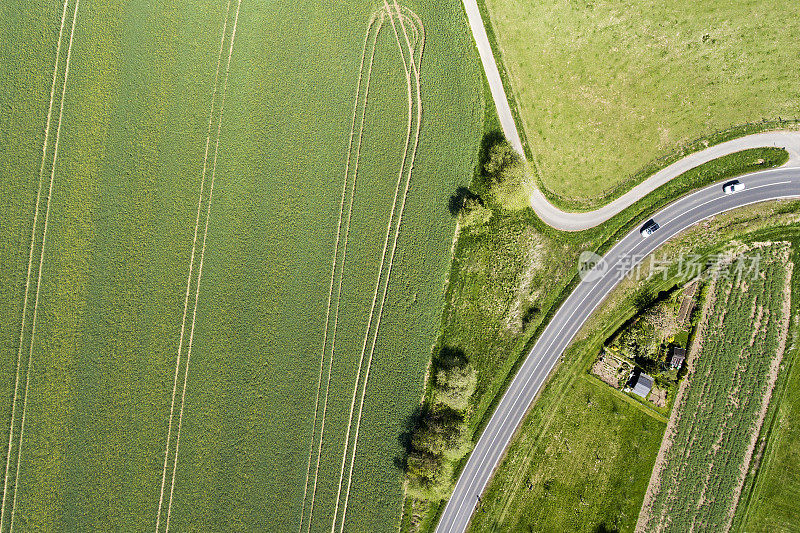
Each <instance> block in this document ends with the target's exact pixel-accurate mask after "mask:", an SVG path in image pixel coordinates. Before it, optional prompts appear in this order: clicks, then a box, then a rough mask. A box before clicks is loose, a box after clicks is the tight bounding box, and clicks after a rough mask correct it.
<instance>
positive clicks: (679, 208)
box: [436, 168, 800, 533]
mask: <svg viewBox="0 0 800 533" xmlns="http://www.w3.org/2000/svg"><path fill="white" fill-rule="evenodd" d="M739 179H740V181H742V182H743V183H745V184H746V186H747V188H746V189H745V190H744V191H742V192H739V193H736V194H733V195H725V194H723V192H722V185H721V184H714V185H710V186H708V187H705V188H703V189H699V190H698V191H696V192H694V193H692V194H689V195H687V196H684V197H683V198H680V199H679V200H677V201H675V202H674V203H672V204H670V205H668V206H667V207H665V208H663V209H662V210H660V211H658V212H657V213H656V214H655V215H654V216H653V219H654V220H655V221H656V222H657V223H658V224H660V226H661V228H660V229H659V230H658V231H656V232H655V233H654V234H653V235H651V236H650V237H648V238H646V239H642V237H641V236H640V235H639V230H638V228H637V229H634V230H633V231H631V232H630V233H629V234H627V235H626V236H625V237H624V238H623V239H622V240H621V241H620V242H619V243H617V244H616V245H615V246H614V247H613V248H612V249H611V250H609V252H608V253H607V254H606V255H605V260H606V264H607V265H608V268H607V269H606V270H605V273H604V274H603V275H602V276H600V277H599V278H598V279H596V280H595V281H591V282H586V281H585V282H583V283H580V284H579V285H578V286H577V287H576V288H575V290H574V291H573V292H572V294H570V295H569V297H568V298H567V299H566V300H565V301H564V303H563V304H562V305H561V307H560V308H559V309H558V311H557V312H556V314H555V315H554V316H553V319H552V320H551V321H550V323H549V324H548V326H547V327H546V328H545V330H544V331H543V332H542V334H541V336H540V337H539V339H538V340H537V342H536V344H535V345H534V346H533V348H532V349H531V351H530V353H529V354H528V356H527V358H526V359H525V361H524V362H523V364H522V366H521V367H520V369H519V371H518V372H517V375H516V376H515V377H514V379H513V381H512V382H511V384H510V386H509V387H508V390H507V391H506V393H505V395H504V396H503V398H502V400H501V401H500V403H499V405H498V406H497V409H496V410H495V412H494V414H493V415H492V418H491V419H490V420H489V423H488V424H487V426H486V428H485V429H484V431H483V434H482V435H481V436H480V439H479V440H478V443H477V444H476V446H475V449H474V450H473V451H472V454H471V455H470V456H469V459H468V460H467V463H466V465H465V466H464V469H463V471H462V472H461V475H460V476H459V479H458V482H457V483H456V486H455V489H454V491H453V494H452V496H451V497H450V500H449V501H448V502H447V505H446V507H445V509H444V512H443V513H442V517H441V519H440V521H439V525H438V527H437V529H436V531H437V532H438V533H460V532H463V531H465V530H466V529H467V525H468V524H469V521H470V518H471V516H472V513H473V511H474V510H475V507H476V504H477V502H478V497H479V496H480V495H481V493H482V492H483V490H484V489H485V487H486V485H487V484H488V482H489V480H490V478H491V476H492V473H493V472H494V469H495V468H496V467H497V465H498V464H499V462H500V460H501V458H502V457H503V454H504V452H505V449H506V447H507V446H508V444H509V443H510V441H511V438H512V436H513V435H514V432H515V431H516V430H517V427H518V426H519V425H520V423H521V422H522V420H523V418H524V416H525V414H526V413H527V411H528V408H529V407H530V405H531V403H532V402H533V399H534V398H535V396H536V394H537V393H538V392H539V389H540V388H541V386H542V383H543V382H544V380H545V379H546V378H547V375H548V374H549V373H550V371H551V370H552V369H553V367H554V366H555V364H556V362H557V361H558V359H559V358H560V356H561V354H562V353H563V352H564V350H565V349H566V348H567V346H568V345H569V344H570V342H571V341H572V339H573V338H574V337H575V335H576V334H577V333H578V331H579V330H580V328H581V327H582V326H583V324H584V323H585V322H586V320H587V319H588V318H589V316H590V315H591V314H592V312H593V311H594V310H595V309H597V307H598V306H599V305H600V304H601V303H602V301H603V300H604V299H605V297H606V295H608V293H609V292H610V291H611V290H612V289H613V288H614V287H615V286H616V285H617V280H618V279H619V277H620V271H624V272H628V271H630V270H631V269H632V268H633V266H634V265H633V263H634V262H636V261H630V260H629V258H641V257H644V256H646V255H648V254H650V253H651V252H653V251H654V250H655V249H656V248H658V247H659V246H661V245H662V244H663V243H664V242H666V241H667V240H668V239H670V238H672V237H674V236H675V235H677V234H678V233H680V232H681V231H683V230H685V229H686V228H688V227H690V226H692V225H694V224H697V223H698V222H700V221H702V220H704V219H707V218H709V217H711V216H713V215H716V214H719V213H723V212H725V211H729V210H731V209H734V208H737V207H742V206H745V205H749V204H753V203H758V202H764V201H767V200H777V199H781V198H796V197H800V168H778V169H772V170H764V171H760V172H755V173H753V174H748V175H746V176H743V177H740V178H739ZM642 222H644V221H642ZM623 265H624V268H623Z"/></svg>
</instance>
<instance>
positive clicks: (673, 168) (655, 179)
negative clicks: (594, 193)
mask: <svg viewBox="0 0 800 533" xmlns="http://www.w3.org/2000/svg"><path fill="white" fill-rule="evenodd" d="M463 3H464V10H465V11H466V13H467V20H468V21H469V26H470V29H471V30H472V36H473V38H474V39H475V46H476V47H477V48H478V55H480V58H481V63H482V64H483V70H484V72H485V73H486V80H487V81H488V82H489V88H490V89H491V92H492V98H493V99H494V106H495V108H496V109H497V115H498V118H499V119H500V125H501V127H502V128H503V134H504V135H505V136H506V139H508V142H509V143H510V144H511V146H512V147H513V148H514V150H516V151H517V152H518V153H519V154H520V155H521V156H522V157H525V152H524V151H523V150H522V141H521V140H520V136H519V131H517V125H516V123H515V122H514V117H513V115H512V114H511V108H510V106H509V105H508V98H506V91H505V89H504V88H503V81H502V80H501V79H500V72H499V70H498V69H497V62H496V61H495V59H494V54H493V53H492V46H491V44H489V37H488V36H487V35H486V28H485V27H484V25H483V19H482V18H481V12H480V9H478V2H477V0H463ZM767 146H777V147H783V148H786V150H787V151H788V152H789V161H788V162H787V163H786V165H784V166H785V167H798V166H800V132H792V131H776V132H770V133H757V134H754V135H748V136H746V137H741V138H739V139H734V140H732V141H728V142H724V143H720V144H717V145H714V146H711V147H710V148H706V149H705V150H701V151H699V152H696V153H693V154H690V155H688V156H686V157H684V158H682V159H681V160H679V161H677V162H675V163H673V164H672V165H669V166H668V167H666V168H664V169H662V170H660V171H659V172H656V173H655V174H653V175H652V176H650V177H649V178H647V179H646V180H644V181H643V182H641V183H640V184H638V185H637V186H635V187H633V188H632V189H631V190H629V191H628V192H626V193H625V194H623V195H622V196H620V197H619V198H617V199H616V200H614V201H613V202H611V203H609V204H608V205H605V206H603V207H601V208H599V209H596V210H594V211H588V212H585V213H569V212H566V211H562V210H560V209H559V208H557V207H556V206H554V205H553V204H551V203H550V202H549V201H548V200H547V198H545V197H544V195H543V194H542V193H541V192H539V191H538V190H536V191H534V192H533V194H532V195H531V207H532V208H533V210H534V212H535V213H536V215H538V217H539V218H541V219H542V220H543V221H544V222H545V223H547V224H549V225H550V226H553V227H554V228H556V229H560V230H566V231H578V230H582V229H588V228H591V227H594V226H596V225H598V224H600V223H601V222H604V221H606V220H608V219H609V218H611V217H612V216H614V215H616V214H617V213H619V212H620V211H622V210H623V209H625V208H626V207H628V206H629V205H631V204H633V203H634V202H636V201H637V200H639V199H640V198H642V197H644V196H645V195H647V194H648V193H650V192H651V191H653V190H655V189H657V188H658V187H660V186H661V185H664V184H665V183H667V182H668V181H669V180H671V179H672V178H675V177H677V176H679V175H681V174H683V173H684V172H686V171H687V170H689V169H691V168H694V167H696V166H698V165H701V164H703V163H706V162H708V161H711V160H712V159H716V158H718V157H721V156H723V155H727V154H731V153H733V152H738V151H740V150H745V149H747V148H763V147H767Z"/></svg>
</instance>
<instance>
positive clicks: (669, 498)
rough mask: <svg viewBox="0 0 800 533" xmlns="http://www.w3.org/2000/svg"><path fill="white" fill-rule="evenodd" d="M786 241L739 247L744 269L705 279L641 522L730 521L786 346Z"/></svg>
mask: <svg viewBox="0 0 800 533" xmlns="http://www.w3.org/2000/svg"><path fill="white" fill-rule="evenodd" d="M790 251H791V248H790V246H789V245H788V244H774V245H772V246H762V247H756V248H754V249H751V250H750V251H747V252H744V253H743V254H742V255H740V256H739V259H736V260H735V262H736V264H737V265H739V264H740V263H739V260H740V259H741V260H742V261H744V262H745V263H746V265H747V269H748V270H747V271H745V272H744V273H743V274H742V275H732V276H730V277H727V278H726V277H720V278H719V279H718V280H717V281H716V282H715V283H713V284H712V286H711V288H710V289H709V296H708V297H707V298H708V299H709V300H708V301H707V302H706V304H705V305H706V309H705V310H704V316H703V319H702V321H701V325H700V330H699V333H698V336H697V337H696V338H695V344H694V345H693V346H692V351H693V352H694V353H693V354H692V355H691V356H690V358H689V361H688V363H687V364H688V365H689V368H690V370H689V374H688V376H687V382H685V383H684V385H683V387H682V389H681V392H680V393H679V396H678V399H677V400H676V410H677V411H676V413H675V414H674V415H673V417H672V419H671V420H670V425H669V427H668V429H667V432H666V435H665V440H664V443H663V444H662V449H661V451H660V452H659V459H658V461H657V462H656V468H655V469H654V471H653V476H652V478H651V481H650V485H649V487H648V492H647V495H646V497H645V502H644V504H643V506H642V511H641V514H640V515H639V523H638V526H639V527H640V528H641V530H643V531H663V530H672V529H675V528H677V529H680V530H688V529H692V528H695V527H703V528H710V529H714V530H726V529H728V528H730V525H731V521H732V519H733V515H734V512H735V508H736V505H737V502H738V499H739V494H740V491H741V488H742V483H743V481H744V476H745V474H746V473H747V470H748V468H749V465H750V460H751V457H752V454H753V450H754V446H755V440H756V438H757V436H758V432H759V429H760V427H761V424H762V422H763V419H764V416H765V414H766V410H767V405H768V403H769V401H770V397H771V394H772V388H773V387H774V384H775V381H776V379H777V375H778V371H779V368H780V361H781V357H782V355H783V351H784V348H785V346H786V339H787V328H788V324H789V314H790V294H791V284H790V278H791V275H792V265H791V263H789V255H790ZM732 264H733V263H732ZM753 265H756V268H755V269H753V271H752V272H751V271H750V267H752V266H753ZM724 271H726V272H728V273H732V272H735V270H734V269H726V270H724Z"/></svg>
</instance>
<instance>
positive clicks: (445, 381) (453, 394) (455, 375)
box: [435, 363, 478, 411]
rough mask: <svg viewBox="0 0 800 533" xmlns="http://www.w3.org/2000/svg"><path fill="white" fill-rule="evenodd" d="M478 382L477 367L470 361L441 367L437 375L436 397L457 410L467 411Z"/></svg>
mask: <svg viewBox="0 0 800 533" xmlns="http://www.w3.org/2000/svg"><path fill="white" fill-rule="evenodd" d="M477 384H478V377H477V374H476V372H475V368H474V367H473V366H472V365H471V364H469V363H467V364H465V365H463V366H454V367H451V368H441V369H439V370H438V371H437V372H436V376H435V398H436V400H437V401H438V402H441V403H443V404H445V405H447V406H449V407H451V408H453V409H454V410H456V411H465V410H466V409H467V407H468V406H469V400H470V398H471V397H472V394H473V393H474V392H475V387H476V385H477Z"/></svg>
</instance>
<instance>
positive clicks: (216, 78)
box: [156, 0, 231, 532]
mask: <svg viewBox="0 0 800 533" xmlns="http://www.w3.org/2000/svg"><path fill="white" fill-rule="evenodd" d="M230 5H231V0H228V4H227V8H226V10H225V22H224V23H223V25H222V36H221V37H220V44H219V54H218V56H217V68H216V72H215V74H214V89H213V91H212V94H211V106H210V107H211V109H210V111H209V115H208V129H207V133H206V143H205V153H204V155H203V169H202V172H201V180H200V194H199V196H198V200H197V216H196V218H195V224H194V237H193V239H192V251H191V256H190V259H189V275H188V277H187V280H186V296H185V297H184V302H183V318H182V321H181V333H180V338H179V341H178V356H177V359H176V362H175V377H174V379H173V384H172V401H171V405H170V415H169V425H168V428H167V440H166V445H165V450H164V467H163V469H162V473H161V493H160V496H159V499H158V514H157V515H156V532H158V530H159V528H160V526H161V510H162V507H163V503H164V487H165V485H166V479H167V464H168V462H169V445H170V440H171V438H172V421H173V418H174V412H175V396H176V391H177V388H178V375H179V373H180V372H179V370H180V361H181V355H182V352H183V339H184V334H185V331H186V315H187V312H188V308H189V294H190V292H191V285H192V276H193V273H194V258H195V251H196V246H197V234H198V232H199V227H200V213H201V211H202V205H203V192H204V189H205V179H206V170H207V164H208V151H209V146H210V144H211V126H212V124H213V119H214V107H215V105H214V104H215V102H216V98H217V92H218V84H219V69H220V65H221V63H222V51H223V49H224V46H225V35H226V33H227V27H228V12H229V11H230ZM196 305H197V303H196V302H195V306H196Z"/></svg>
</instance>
